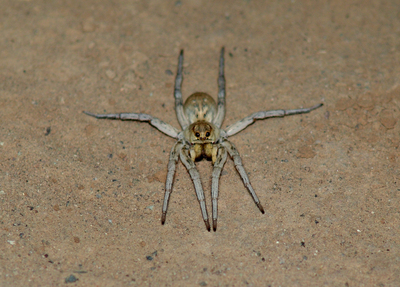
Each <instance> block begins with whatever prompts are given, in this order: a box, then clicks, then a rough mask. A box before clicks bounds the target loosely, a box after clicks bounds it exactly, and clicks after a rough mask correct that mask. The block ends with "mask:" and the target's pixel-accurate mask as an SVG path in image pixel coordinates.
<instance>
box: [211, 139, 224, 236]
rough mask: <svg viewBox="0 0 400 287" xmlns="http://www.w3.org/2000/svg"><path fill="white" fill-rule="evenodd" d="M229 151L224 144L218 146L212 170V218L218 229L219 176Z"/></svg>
mask: <svg viewBox="0 0 400 287" xmlns="http://www.w3.org/2000/svg"><path fill="white" fill-rule="evenodd" d="M226 158H227V152H226V148H225V147H223V146H219V147H218V154H217V158H216V160H215V163H214V169H213V172H212V181H211V197H212V218H213V230H214V231H216V230H217V219H218V184H219V177H220V175H221V171H222V168H223V167H224V164H225V162H226Z"/></svg>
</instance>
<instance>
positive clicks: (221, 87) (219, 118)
mask: <svg viewBox="0 0 400 287" xmlns="http://www.w3.org/2000/svg"><path fill="white" fill-rule="evenodd" d="M224 53H225V48H224V47H222V49H221V55H220V57H219V74H218V111H217V115H216V116H215V119H214V124H215V125H216V126H217V127H219V128H220V127H221V125H222V122H223V121H224V117H225V72H224V68H225V64H224Z"/></svg>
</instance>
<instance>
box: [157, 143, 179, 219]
mask: <svg viewBox="0 0 400 287" xmlns="http://www.w3.org/2000/svg"><path fill="white" fill-rule="evenodd" d="M182 146H183V144H182V141H177V142H176V143H175V144H174V146H173V147H172V149H171V152H170V154H169V161H168V173H167V180H166V182H165V195H164V203H163V206H162V216H161V224H164V223H165V219H166V217H167V209H168V202H169V196H170V195H171V192H172V184H173V182H174V176H175V170H176V163H177V162H178V160H179V154H180V152H181V149H182Z"/></svg>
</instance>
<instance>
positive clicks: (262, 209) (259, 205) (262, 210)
mask: <svg viewBox="0 0 400 287" xmlns="http://www.w3.org/2000/svg"><path fill="white" fill-rule="evenodd" d="M257 206H258V209H259V210H260V211H261V213H262V214H264V213H265V212H264V208H263V207H262V205H261V203H257Z"/></svg>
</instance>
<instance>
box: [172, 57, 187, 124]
mask: <svg viewBox="0 0 400 287" xmlns="http://www.w3.org/2000/svg"><path fill="white" fill-rule="evenodd" d="M182 70H183V50H181V53H180V54H179V60H178V71H177V72H176V78H175V89H174V97H175V111H176V117H177V118H178V122H179V124H180V125H181V127H182V129H183V130H184V129H185V128H186V127H187V126H188V125H189V121H188V119H187V117H186V115H185V113H184V111H183V100H182V92H181V89H182V80H183V76H182Z"/></svg>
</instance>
